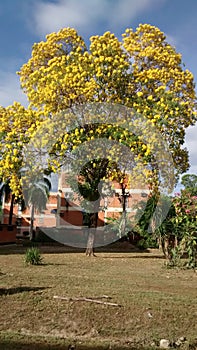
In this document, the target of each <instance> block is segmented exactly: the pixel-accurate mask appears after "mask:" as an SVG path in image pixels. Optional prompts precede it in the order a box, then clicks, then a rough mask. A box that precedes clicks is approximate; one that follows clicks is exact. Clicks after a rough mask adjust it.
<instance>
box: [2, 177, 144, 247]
mask: <svg viewBox="0 0 197 350" xmlns="http://www.w3.org/2000/svg"><path fill="white" fill-rule="evenodd" d="M67 176H68V173H66V172H62V173H61V174H60V176H59V180H58V191H57V192H51V193H50V196H49V200H48V203H47V206H46V210H45V211H43V212H42V213H37V212H36V213H35V216H34V230H35V231H36V232H37V231H39V230H40V231H43V232H45V233H46V234H49V236H50V237H52V236H54V239H56V236H57V237H58V240H59V241H61V239H59V237H60V236H59V235H60V234H61V235H66V232H67V233H68V232H69V230H70V231H72V232H75V233H77V232H78V233H79V232H81V234H82V233H83V232H82V231H83V230H82V226H83V217H84V216H83V213H84V210H83V208H82V207H81V206H80V203H79V200H77V198H75V199H73V198H72V197H73V191H72V189H71V188H70V186H69V185H68V183H67ZM137 187H138V188H131V187H130V188H126V189H125V206H126V211H127V213H129V214H130V215H131V216H132V215H134V213H135V206H136V204H137V202H139V201H141V200H142V199H145V198H146V197H147V196H148V193H149V190H148V189H147V188H145V187H142V188H140V186H137ZM71 198H72V199H71ZM10 205H11V204H10V201H9V202H8V203H6V202H4V203H3V207H2V213H1V217H0V243H6V242H14V241H15V240H16V235H17V237H19V236H23V235H26V236H27V237H28V235H29V228H30V219H31V218H30V210H29V208H27V209H26V210H25V211H23V212H21V210H20V206H19V205H18V204H14V208H13V218H12V225H9V215H10ZM100 208H101V209H100V210H99V213H98V226H103V225H105V224H106V223H107V222H108V218H118V217H119V216H120V214H121V212H122V211H123V196H122V189H121V186H120V184H118V183H116V182H114V183H113V192H112V193H111V194H110V196H106V197H105V198H103V199H101V203H100ZM55 233H56V235H55ZM62 243H64V239H63V241H62Z"/></svg>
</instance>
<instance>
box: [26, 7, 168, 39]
mask: <svg viewBox="0 0 197 350" xmlns="http://www.w3.org/2000/svg"><path fill="white" fill-rule="evenodd" d="M164 1H166V0H160V3H159V4H158V0H113V1H112V0H83V1H81V0H59V1H58V2H56V3H52V2H50V1H48V2H46V1H39V2H36V3H35V6H34V8H33V12H32V16H33V18H32V19H33V25H32V29H33V30H34V31H36V32H37V34H39V35H40V36H43V35H46V34H47V33H51V32H53V31H57V30H59V29H60V28H63V27H74V28H76V29H77V30H78V31H80V33H81V34H89V32H90V31H91V33H92V35H94V34H96V33H95V30H96V29H97V28H99V25H100V23H102V27H104V26H105V28H104V30H114V29H116V28H117V26H121V25H124V23H126V22H128V21H131V20H133V19H134V18H135V17H136V16H137V15H139V14H141V13H142V12H143V11H146V10H149V9H151V8H152V6H154V7H155V6H161V4H162V3H163V2H164ZM125 25H126V24H125Z"/></svg>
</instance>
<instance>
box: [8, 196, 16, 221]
mask: <svg viewBox="0 0 197 350" xmlns="http://www.w3.org/2000/svg"><path fill="white" fill-rule="evenodd" d="M14 199H15V195H14V194H12V197H11V203H10V212H9V221H8V224H9V225H12V219H13V211H14Z"/></svg>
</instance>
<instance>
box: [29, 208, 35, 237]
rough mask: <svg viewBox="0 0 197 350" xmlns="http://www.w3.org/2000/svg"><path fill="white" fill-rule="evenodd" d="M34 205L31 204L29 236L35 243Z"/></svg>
mask: <svg viewBox="0 0 197 350" xmlns="http://www.w3.org/2000/svg"><path fill="white" fill-rule="evenodd" d="M34 209H35V208H34V204H31V207H30V227H29V236H30V241H34V239H35V232H34Z"/></svg>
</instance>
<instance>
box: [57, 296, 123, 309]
mask: <svg viewBox="0 0 197 350" xmlns="http://www.w3.org/2000/svg"><path fill="white" fill-rule="evenodd" d="M106 297H107V296H106V295H104V296H102V297H101V298H106ZM53 298H54V299H60V300H66V301H87V302H90V303H96V304H103V305H110V306H118V307H120V306H121V305H120V304H116V303H109V302H107V301H101V300H97V299H92V298H83V297H81V298H69V297H60V296H58V295H54V297H53ZM107 298H109V297H107ZM99 299H100V298H99Z"/></svg>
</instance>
